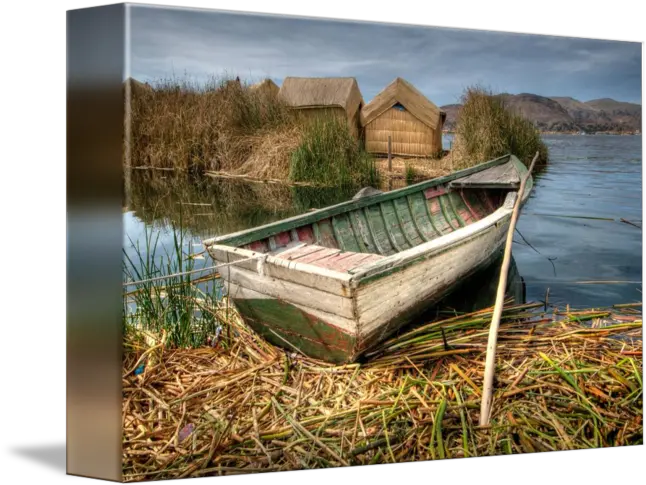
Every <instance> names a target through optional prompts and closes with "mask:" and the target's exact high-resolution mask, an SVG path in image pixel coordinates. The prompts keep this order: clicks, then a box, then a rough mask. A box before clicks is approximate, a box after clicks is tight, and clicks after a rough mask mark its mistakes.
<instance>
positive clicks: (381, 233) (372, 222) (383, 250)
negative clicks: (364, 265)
mask: <svg viewBox="0 0 646 485" xmlns="http://www.w3.org/2000/svg"><path fill="white" fill-rule="evenodd" d="M364 214H365V216H366V222H367V223H368V228H369V229H370V232H371V234H372V235H373V238H374V241H375V244H376V246H377V249H378V250H379V251H378V252H379V254H382V255H389V254H394V253H396V252H397V250H396V249H395V248H394V247H393V245H392V244H391V242H390V238H389V237H388V234H387V233H386V226H385V225H384V220H383V218H382V217H381V211H380V210H379V206H378V205H375V206H371V207H366V208H365V209H364Z"/></svg>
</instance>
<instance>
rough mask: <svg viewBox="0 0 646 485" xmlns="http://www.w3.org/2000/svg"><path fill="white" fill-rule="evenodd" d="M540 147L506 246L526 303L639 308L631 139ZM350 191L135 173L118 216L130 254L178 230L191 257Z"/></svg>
mask: <svg viewBox="0 0 646 485" xmlns="http://www.w3.org/2000/svg"><path fill="white" fill-rule="evenodd" d="M544 139H545V141H546V143H547V144H548V146H549V148H550V157H551V162H550V164H549V165H548V166H547V167H545V168H544V169H543V170H542V171H540V172H537V173H536V174H535V177H534V178H535V189H534V191H533V192H532V195H531V197H530V199H529V201H528V203H527V205H526V206H525V208H524V210H523V213H522V216H521V217H520V219H519V221H518V230H519V232H520V234H522V236H523V237H524V239H523V238H522V237H521V236H520V234H519V235H516V236H515V238H514V241H515V243H514V257H515V262H516V263H517V267H518V270H519V271H520V273H521V274H522V275H523V277H524V278H525V281H526V284H527V290H526V291H527V300H532V301H537V300H541V299H543V298H544V295H545V293H546V291H547V289H548V288H549V291H550V302H552V303H554V304H556V305H559V306H565V304H570V305H571V306H573V307H579V308H581V307H599V306H608V305H612V304H616V303H629V302H635V301H641V273H642V258H641V254H642V235H641V229H640V228H639V227H635V226H632V225H629V224H626V223H622V222H620V218H624V219H626V220H629V221H631V222H633V223H635V224H637V225H638V226H641V222H642V213H641V212H642V209H641V197H642V188H641V136H630V137H619V136H615V137H613V136H583V137H577V136H568V135H560V136H546V137H544ZM445 145H446V146H448V144H446V143H445ZM393 188H395V187H393ZM358 189H359V188H350V189H345V190H340V189H336V188H334V189H320V188H312V187H286V186H283V185H272V184H259V183H245V182H239V181H228V180H222V179H220V180H218V179H195V178H193V179H191V178H187V177H185V176H180V175H176V174H173V173H165V172H161V173H159V172H157V173H152V174H151V173H148V172H143V171H141V172H135V173H133V177H132V184H131V190H130V191H129V194H128V207H127V208H126V209H127V211H126V212H125V213H124V225H125V232H126V235H127V238H126V240H125V241H124V244H125V250H126V251H127V252H128V251H130V249H129V246H130V239H132V241H133V242H135V243H136V242H140V243H141V242H142V241H143V240H144V238H145V235H146V233H147V232H150V231H153V232H155V233H156V235H158V236H159V239H158V244H159V245H161V246H163V247H167V246H168V245H170V244H172V234H173V230H174V228H178V227H181V228H182V230H184V231H186V234H185V239H186V241H192V243H193V244H194V250H195V251H197V252H199V251H202V249H203V248H201V240H202V239H203V238H206V237H212V236H216V235H220V234H227V233H230V232H234V231H239V230H243V229H247V228H250V227H254V226H258V225H262V224H266V223H268V222H271V221H276V220H279V219H283V218H286V217H291V216H294V215H297V214H302V213H304V212H307V211H308V210H311V209H313V208H320V207H325V206H328V205H332V204H336V203H339V202H343V201H345V200H348V199H349V198H351V197H352V196H353V195H354V194H355V193H356V191H357V190H358ZM590 217H596V218H598V219H590ZM128 238H130V239H128ZM526 242H529V244H531V246H529V245H527V244H526ZM170 249H171V251H170V252H172V248H170ZM201 257H202V258H203V259H200V260H196V267H198V268H200V267H203V266H210V265H212V264H213V262H212V261H210V259H209V258H208V256H206V255H202V256H201ZM550 260H551V261H550ZM482 278H483V283H484V282H487V281H489V282H490V283H491V284H492V285H493V286H494V287H495V285H496V284H497V273H495V272H494V273H492V274H491V275H490V276H488V277H487V276H483V277H482ZM590 282H592V283H590ZM469 285H472V289H471V291H472V292H475V293H479V292H480V291H481V290H475V289H473V288H475V286H473V285H475V283H473V282H470V283H469ZM458 294H459V293H456V294H455V295H458ZM455 298H460V297H458V296H455ZM485 306H486V305H485Z"/></svg>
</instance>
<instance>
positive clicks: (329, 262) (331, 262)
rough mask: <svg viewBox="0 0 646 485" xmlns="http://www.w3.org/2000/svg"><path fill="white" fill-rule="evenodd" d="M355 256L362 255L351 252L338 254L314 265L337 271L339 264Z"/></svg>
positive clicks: (320, 260)
mask: <svg viewBox="0 0 646 485" xmlns="http://www.w3.org/2000/svg"><path fill="white" fill-rule="evenodd" d="M355 254H361V253H353V252H351V251H346V252H343V253H336V254H332V255H330V256H326V257H325V258H322V259H319V260H317V261H315V262H314V263H312V264H314V265H315V266H320V267H322V268H329V269H337V267H338V266H339V264H341V262H342V261H344V260H346V259H348V258H351V257H353V256H354V255H355Z"/></svg>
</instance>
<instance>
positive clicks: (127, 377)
mask: <svg viewBox="0 0 646 485" xmlns="http://www.w3.org/2000/svg"><path fill="white" fill-rule="evenodd" d="M196 295H197V293H196ZM184 296H187V295H186V293H184ZM203 309H204V310H205V311H207V312H208V313H209V314H210V317H209V318H212V319H213V321H214V322H216V327H215V329H214V333H213V334H210V335H208V336H207V338H206V340H205V341H204V342H203V343H202V345H195V344H196V343H197V340H192V339H191V338H189V339H188V340H187V342H186V343H188V344H189V345H193V348H183V347H185V346H184V345H177V340H175V339H174V337H173V335H172V334H171V333H170V332H167V331H165V330H164V329H162V330H161V331H152V330H143V329H134V328H129V329H128V331H127V332H126V334H125V340H124V346H125V352H124V364H123V399H124V413H123V415H124V423H123V424H124V428H123V429H124V435H123V473H124V480H125V481H129V482H132V481H141V480H151V479H152V480H156V479H168V478H184V477H195V476H209V475H211V476H213V475H233V474H240V473H256V472H266V471H279V470H295V469H307V468H329V467H337V466H347V465H362V464H376V463H393V462H407V461H419V460H435V459H445V458H462V457H473V456H491V455H501V454H518V453H533V452H539V451H557V450H573V449H586V448H600V447H609V446H630V445H640V444H643V422H642V407H643V383H642V373H641V369H642V364H643V361H642V347H641V336H642V333H641V328H642V320H641V311H640V309H641V304H634V305H631V304H629V305H617V307H615V308H604V309H589V310H577V311H574V310H570V309H569V308H566V309H565V310H563V309H555V308H550V309H549V310H546V309H545V308H544V304H543V303H528V304H521V305H508V306H507V307H506V308H505V310H504V312H503V319H502V323H501V328H500V334H499V344H498V355H497V359H498V362H499V368H498V370H497V373H496V391H495V398H494V404H493V413H492V422H491V425H490V426H489V427H486V428H481V427H479V426H478V424H477V423H478V413H479V409H480V398H481V387H482V375H483V369H484V358H485V350H486V342H487V333H488V330H487V327H488V323H489V320H490V318H491V314H492V311H493V309H492V308H485V309H482V310H480V311H476V312H473V313H468V314H463V315H454V316H451V315H446V316H445V317H444V318H440V319H438V320H436V321H432V322H429V323H427V324H425V325H422V326H420V327H418V328H416V329H413V330H410V331H408V332H407V333H404V334H403V335H399V336H396V337H394V338H392V339H390V340H388V341H387V342H385V343H384V344H383V345H381V346H380V347H379V348H378V349H376V350H375V351H374V352H373V355H371V356H370V360H367V361H366V362H363V363H356V364H351V365H344V366H334V365H332V364H327V363H324V362H320V361H316V360H313V359H310V358H307V357H304V356H301V355H299V354H297V353H296V352H286V351H284V350H282V349H278V348H276V347H274V346H272V345H271V344H268V343H267V342H265V341H264V340H263V339H261V338H260V337H258V336H257V335H256V334H255V333H254V332H253V331H251V330H250V329H249V328H248V327H247V326H246V325H245V324H244V323H243V322H242V321H241V319H240V318H239V316H238V314H237V313H236V312H235V310H234V309H233V307H232V306H231V305H230V304H229V302H228V300H227V299H226V297H225V298H222V299H220V300H219V301H218V302H217V304H215V305H209V306H208V307H207V306H205V307H203ZM189 327H190V326H189ZM189 327H186V328H189ZM202 328H204V327H202ZM218 329H219V330H218ZM197 333H198V334H199V335H200V337H199V339H198V340H201V339H202V338H203V337H204V334H201V333H199V331H198V332H197ZM185 337H188V334H185Z"/></svg>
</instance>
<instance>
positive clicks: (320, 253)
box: [298, 248, 341, 263]
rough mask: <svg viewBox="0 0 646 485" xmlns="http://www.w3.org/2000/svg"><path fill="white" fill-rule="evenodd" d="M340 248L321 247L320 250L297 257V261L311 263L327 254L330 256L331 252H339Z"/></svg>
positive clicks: (325, 256)
mask: <svg viewBox="0 0 646 485" xmlns="http://www.w3.org/2000/svg"><path fill="white" fill-rule="evenodd" d="M340 252H341V250H340V249H331V248H323V249H322V250H320V251H316V252H313V253H310V254H306V255H305V256H303V257H302V258H299V260H298V262H299V263H312V262H314V261H317V260H319V259H323V258H327V257H329V256H332V255H333V254H338V253H340Z"/></svg>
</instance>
